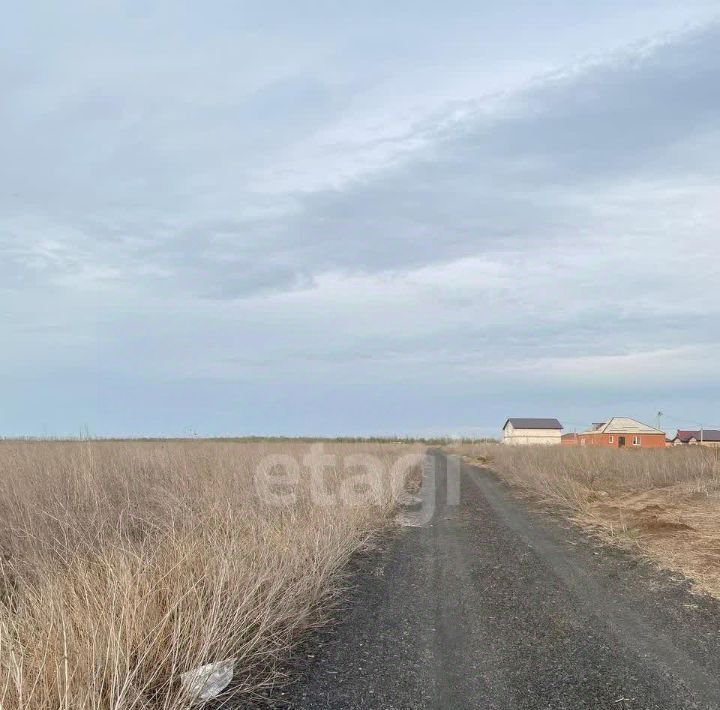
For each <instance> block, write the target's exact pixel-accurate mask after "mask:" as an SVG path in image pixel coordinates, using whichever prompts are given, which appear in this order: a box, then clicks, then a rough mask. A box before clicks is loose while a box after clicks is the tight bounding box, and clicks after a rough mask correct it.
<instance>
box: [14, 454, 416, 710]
mask: <svg viewBox="0 0 720 710" xmlns="http://www.w3.org/2000/svg"><path fill="white" fill-rule="evenodd" d="M309 451H310V445H309V444H306V443H302V444H300V443H292V442H290V443H283V442H274V443H270V442H265V443H263V442H260V443H251V444H248V443H230V442H203V441H190V442H180V441H176V442H65V443H63V442H0V554H1V557H0V709H1V710H21V709H22V710H30V709H32V710H45V709H47V710H51V709H52V710H90V709H93V710H95V709H97V710H100V709H104V710H111V709H112V710H140V709H141V708H142V709H148V710H149V709H150V708H183V707H189V705H190V704H192V702H193V698H192V697H189V694H188V692H187V691H186V690H185V689H184V685H183V684H182V683H181V681H180V675H181V674H182V673H184V672H186V671H188V670H191V669H193V668H196V667H198V666H201V665H203V664H207V663H213V662H218V661H222V660H225V659H230V658H232V659H235V662H234V669H235V680H234V682H233V684H232V686H231V688H230V692H231V693H232V694H233V696H234V697H238V696H241V697H245V698H250V697H252V696H253V695H254V694H256V693H257V692H258V691H259V690H261V689H262V687H263V686H266V685H268V684H271V683H276V682H278V681H279V680H282V676H281V673H282V663H283V660H284V658H285V657H286V654H287V651H288V649H289V648H290V647H291V646H292V645H293V644H294V643H295V642H296V641H297V640H298V639H299V638H300V637H301V636H302V634H303V632H305V631H307V630H308V629H309V628H312V627H313V626H315V625H317V624H318V623H321V622H322V620H323V618H324V614H325V613H326V611H327V609H328V606H329V605H331V604H332V600H333V597H334V595H335V594H336V593H337V590H338V589H339V585H341V584H342V581H343V570H344V568H345V566H346V564H347V562H348V560H349V559H350V558H351V556H352V555H353V554H355V553H357V552H358V551H359V550H361V549H363V548H364V547H367V546H368V545H369V544H371V543H372V540H373V537H374V536H375V535H376V534H377V533H378V532H379V531H381V530H382V529H383V528H384V527H386V526H387V525H389V524H390V519H391V513H392V511H393V509H394V507H395V505H396V501H397V500H398V497H399V496H400V494H401V492H402V489H403V486H404V481H403V476H404V475H405V473H407V471H408V468H407V467H402V468H399V467H396V470H395V472H394V474H393V475H389V473H388V472H389V471H390V467H391V466H392V465H393V463H395V462H396V461H397V459H398V458H399V457H400V456H402V455H406V454H410V453H412V452H416V453H417V452H420V451H422V448H420V447H412V446H403V445H392V444H387V445H382V444H359V443H358V444H326V445H325V447H324V453H325V454H326V455H327V454H336V455H338V460H337V462H336V463H335V464H333V462H332V461H330V462H329V465H326V466H325V468H321V467H320V465H319V464H318V459H317V458H315V459H313V460H304V457H305V456H306V455H307V454H308V452H309ZM316 453H318V452H316ZM352 456H355V458H352ZM268 457H271V458H268ZM272 457H275V458H272ZM278 457H279V458H278ZM348 457H350V458H348ZM278 463H279V464H281V465H285V467H286V469H285V473H284V474H283V475H280V474H281V473H282V472H281V471H280V469H278V468H277V467H274V465H275V464H278ZM326 463H327V462H326ZM363 465H365V466H369V469H370V473H364V474H363V475H364V479H361V478H360V477H359V475H360V473H362V471H363V470H364V469H363V468H362V466H363ZM346 466H347V467H346ZM258 471H261V473H262V475H258ZM413 475H415V474H413Z"/></svg>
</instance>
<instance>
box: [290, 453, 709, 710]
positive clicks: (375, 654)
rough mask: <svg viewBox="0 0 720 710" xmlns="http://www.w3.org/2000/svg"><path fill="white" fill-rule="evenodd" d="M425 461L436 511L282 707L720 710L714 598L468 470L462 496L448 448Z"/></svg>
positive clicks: (306, 658) (311, 650)
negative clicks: (449, 471)
mask: <svg viewBox="0 0 720 710" xmlns="http://www.w3.org/2000/svg"><path fill="white" fill-rule="evenodd" d="M428 463H429V464H430V465H429V466H428V470H432V469H433V468H434V470H435V472H436V474H435V479H436V481H435V489H436V491H437V495H436V505H435V513H434V516H433V517H432V519H431V520H430V521H429V522H427V523H426V524H425V525H423V526H422V527H415V528H413V527H408V528H404V529H403V530H402V531H401V532H400V533H398V534H397V536H395V537H394V538H393V539H392V540H391V541H389V542H388V544H387V546H386V549H385V550H384V551H383V552H382V553H381V554H380V555H379V556H378V557H377V558H376V559H374V560H373V561H372V562H371V563H369V564H368V568H367V569H366V570H364V572H362V573H361V574H359V575H358V578H357V580H356V588H355V589H354V591H353V593H352V595H351V597H350V599H349V600H348V603H347V605H346V608H345V609H344V610H343V613H342V614H341V617H342V618H341V620H340V622H339V623H338V624H337V625H336V626H334V627H333V628H331V629H330V630H328V631H327V632H324V633H323V634H321V635H319V636H318V637H316V639H315V640H314V641H313V642H312V643H311V645H310V646H308V647H306V648H304V649H303V650H302V659H298V661H299V662H300V661H301V662H302V665H303V666H305V670H304V671H303V673H302V674H301V677H300V680H299V681H298V682H297V683H296V684H295V685H294V686H293V687H291V688H290V689H288V690H286V691H285V694H284V695H283V696H282V700H283V704H284V706H285V707H291V708H312V709H314V708H332V709H333V710H345V709H348V710H349V709H353V708H357V709H360V708H362V709H366V708H367V709H371V708H372V709H377V710H400V709H403V710H405V709H408V710H409V709H413V710H416V709H419V708H444V709H448V708H452V709H454V708H457V709H461V708H462V709H465V708H483V709H487V710H490V709H498V710H519V709H521V708H533V709H539V708H543V709H545V708H547V709H548V710H550V709H552V710H560V709H564V708H567V709H568V710H579V709H580V708H593V709H595V710H597V709H598V708H613V709H614V710H623V709H627V708H636V709H644V710H650V709H652V710H673V709H675V708H678V709H679V708H703V709H706V708H720V609H719V608H718V605H717V604H716V603H715V602H713V601H711V600H708V599H705V598H697V597H694V596H692V595H690V594H689V593H688V591H687V586H688V585H687V583H686V582H684V581H683V580H678V579H673V578H672V577H670V576H669V575H666V574H662V573H658V572H655V571H653V570H652V569H651V568H650V567H649V566H647V565H645V564H644V563H641V562H638V561H637V560H635V559H634V558H633V557H632V556H630V555H627V554H625V553H621V552H613V551H612V550H607V549H605V548H600V547H598V546H596V545H595V544H593V543H591V542H590V541H588V540H587V539H585V538H584V537H583V536H581V535H579V534H578V533H576V532H575V531H573V530H571V529H568V528H567V527H566V526H563V525H561V524H560V523H558V522H557V521H555V520H553V519H551V518H550V517H549V516H547V515H545V514H541V513H537V512H532V511H531V510H528V508H527V506H526V505H525V504H523V503H521V502H519V501H517V500H515V499H514V498H513V496H512V495H510V494H509V493H508V491H507V490H506V488H505V487H504V485H503V484H501V483H499V482H498V481H496V480H495V478H494V477H493V476H492V474H491V473H489V472H487V471H483V470H480V469H477V468H474V467H470V466H465V465H463V466H462V468H461V474H460V476H459V479H460V496H459V498H460V500H459V504H458V505H453V502H454V499H455V493H453V487H454V485H455V484H454V483H453V481H452V480H450V481H448V476H447V469H448V459H447V457H446V456H445V455H444V454H442V453H440V452H435V453H433V454H432V455H431V458H430V459H429V461H428ZM452 478H454V477H452V476H451V479H452ZM429 480H430V479H428V481H429ZM448 483H449V484H450V485H449V488H448ZM448 490H450V492H451V493H450V501H449V502H450V505H448V494H447V491H448Z"/></svg>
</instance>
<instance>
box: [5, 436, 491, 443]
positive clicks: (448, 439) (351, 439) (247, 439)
mask: <svg viewBox="0 0 720 710" xmlns="http://www.w3.org/2000/svg"><path fill="white" fill-rule="evenodd" d="M0 441H148V442H153V441H154V442H158V441H222V442H238V443H258V442H262V441H290V442H299V443H313V442H325V441H326V442H329V443H330V442H332V443H338V444H355V443H357V444H363V443H368V444H383V443H401V444H412V443H419V444H430V445H438V446H441V445H445V444H463V443H470V444H475V443H481V444H482V443H486V444H495V443H498V439H494V438H492V437H477V438H476V437H468V436H465V437H453V436H445V437H442V436H435V437H423V436H392V435H387V436H260V435H248V436H190V435H188V436H90V435H84V434H83V435H78V436H0Z"/></svg>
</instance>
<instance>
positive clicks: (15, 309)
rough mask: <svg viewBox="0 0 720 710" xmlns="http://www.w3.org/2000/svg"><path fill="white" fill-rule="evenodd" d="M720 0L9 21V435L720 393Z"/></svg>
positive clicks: (0, 159)
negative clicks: (718, 0)
mask: <svg viewBox="0 0 720 710" xmlns="http://www.w3.org/2000/svg"><path fill="white" fill-rule="evenodd" d="M719 18H720V8H719V7H718V4H717V2H716V0H713V1H712V2H704V1H700V0H686V2H683V3H677V2H676V0H653V1H649V0H634V2H632V3H629V2H626V1H625V0H605V1H604V2H595V3H585V2H578V0H557V1H555V2H542V3H541V2H537V1H535V0H534V1H532V2H530V1H518V2H508V0H493V1H485V2H477V1H476V0H468V1H467V2H460V1H457V0H446V1H445V2H425V1H424V0H412V1H410V0H396V1H395V2H386V1H383V2H379V1H378V2H375V1H373V0H370V1H364V2H334V1H333V2H319V1H317V2H302V1H300V2H298V1H297V0H287V1H285V2H276V1H272V0H270V1H268V0H265V1H264V2H244V1H238V0H227V1H226V2H221V1H217V0H210V1H209V2H202V3H200V2H183V1H181V0H180V1H179V0H173V1H172V2H170V1H162V0H161V1H158V2H147V1H146V0H143V1H142V2H134V1H130V0H125V1H124V2H106V1H104V0H103V1H102V2H101V1H97V2H87V1H86V0H85V1H83V2H73V1H71V0H68V1H66V2H63V3H58V2H51V1H50V0H48V1H47V2H41V1H39V0H27V1H26V2H23V3H14V4H11V5H8V6H7V7H6V8H5V10H4V16H3V22H2V25H0V47H2V51H0V91H1V98H0V334H1V336H2V343H1V345H2V349H1V350H0V385H2V387H1V389H0V393H1V394H0V434H4V435H16V434H52V435H63V434H77V433H79V432H80V431H87V432H89V433H91V434H96V435H163V434H167V435H176V434H183V433H186V432H188V431H191V430H192V431H197V432H198V433H199V434H205V435H218V434H251V433H253V434H254V433H257V434H372V433H401V434H432V433H459V434H493V433H497V431H498V430H499V428H500V426H502V424H503V422H504V419H505V418H506V417H507V416H552V417H558V418H560V419H561V421H562V422H563V423H564V424H565V425H566V427H567V428H568V429H573V428H578V427H583V426H585V425H586V424H588V423H589V422H591V421H599V420H602V419H604V418H606V417H610V416H632V417H636V418H639V419H643V420H646V421H650V422H653V421H654V420H655V414H656V413H657V411H658V409H662V410H663V411H664V412H665V418H664V420H663V424H664V427H665V428H666V429H667V430H671V429H672V430H674V428H677V426H679V425H692V424H693V423H694V422H700V423H703V424H704V425H705V426H711V425H713V424H714V425H717V426H720V258H719V252H720V83H719V79H718V77H720V20H719Z"/></svg>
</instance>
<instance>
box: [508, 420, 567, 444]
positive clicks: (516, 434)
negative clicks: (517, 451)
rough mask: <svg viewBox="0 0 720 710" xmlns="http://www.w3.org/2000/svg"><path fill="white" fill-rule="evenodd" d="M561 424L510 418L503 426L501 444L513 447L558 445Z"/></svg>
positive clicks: (556, 421) (555, 421)
mask: <svg viewBox="0 0 720 710" xmlns="http://www.w3.org/2000/svg"><path fill="white" fill-rule="evenodd" d="M562 429H563V427H562V424H560V422H559V421H558V420H557V419H542V418H539V419H535V418H528V417H510V418H509V419H508V420H507V421H506V422H505V426H503V438H502V442H503V444H509V445H513V446H532V445H533V444H540V445H543V446H554V445H559V444H560V441H561V436H562Z"/></svg>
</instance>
